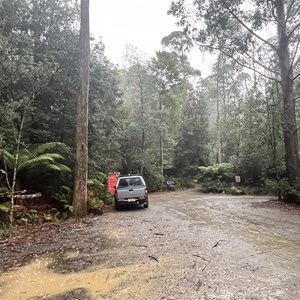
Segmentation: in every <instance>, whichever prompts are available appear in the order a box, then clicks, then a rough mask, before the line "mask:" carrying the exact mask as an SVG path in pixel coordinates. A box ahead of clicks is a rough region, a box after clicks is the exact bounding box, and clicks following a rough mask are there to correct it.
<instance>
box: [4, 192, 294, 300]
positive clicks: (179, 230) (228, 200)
mask: <svg viewBox="0 0 300 300" xmlns="http://www.w3.org/2000/svg"><path fill="white" fill-rule="evenodd" d="M43 228H44V227H43ZM43 230H44V231H43ZM43 230H37V231H34V230H33V231H32V234H31V235H28V238H27V239H20V240H14V239H10V240H2V241H1V243H0V251H1V258H0V259H1V263H0V272H2V273H3V274H4V275H5V274H7V273H9V272H17V271H18V268H20V267H21V266H23V265H26V264H29V263H30V262H31V261H32V260H34V259H36V258H38V257H40V256H43V255H45V254H48V255H50V256H51V257H52V259H51V263H49V264H48V266H47V268H48V270H49V271H50V272H52V273H56V274H61V275H67V274H79V273H80V274H85V275H86V274H87V273H91V272H97V270H108V273H107V274H108V275H107V277H106V280H104V281H103V283H102V284H103V290H101V286H100V287H99V291H96V292H94V293H92V292H90V291H89V289H87V288H84V287H82V286H81V284H80V282H78V283H77V286H74V289H72V290H68V291H64V292H63V291H62V292H61V293H58V294H55V295H45V296H43V297H44V298H41V297H42V296H40V295H36V297H35V298H32V297H31V298H30V299H48V300H50V299H53V300H54V299H55V300H56V299H122V300H123V299H125V300H126V299H149V300H156V299H170V300H171V299H176V300H177V299H178V300H184V299H186V300H192V299H249V300H250V299H253V300H254V299H259V300H261V299H277V300H281V299H282V300H290V299H291V300H296V299H300V209H299V207H297V206H292V205H287V204H281V203H279V202H277V201H274V200H273V199H271V198H270V197H252V196H228V195H207V194H200V193H199V192H198V191H197V190H196V189H189V190H183V191H177V192H167V193H154V194H151V195H150V206H149V208H148V209H143V208H135V207H130V208H126V209H123V210H121V211H114V210H109V211H108V212H106V213H105V214H104V215H102V216H98V217H94V218H87V219H85V220H82V221H81V222H80V223H76V222H70V223H66V224H64V225H59V226H56V225H49V227H48V228H46V229H43ZM70 253H71V255H70ZM114 270H118V271H116V273H114V275H113V276H110V272H111V273H113V271H114ZM49 276H50V275H49ZM109 278H112V279H111V283H112V282H113V281H115V282H117V284H115V285H114V286H112V287H111V288H109V289H106V290H104V287H105V284H108V283H109V281H110V279H109ZM5 284H6V283H5V282H1V277H0V299H7V298H5ZM99 285H100V284H99ZM2 288H3V291H4V292H3V293H2V294H1V289H2ZM22 297H23V298H22ZM22 297H19V298H15V299H29V298H26V296H22Z"/></svg>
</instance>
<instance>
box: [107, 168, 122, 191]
mask: <svg viewBox="0 0 300 300" xmlns="http://www.w3.org/2000/svg"><path fill="white" fill-rule="evenodd" d="M119 176H120V173H119V172H112V173H108V174H107V191H108V192H109V193H112V194H114V193H115V186H116V183H117V180H118V177H119Z"/></svg>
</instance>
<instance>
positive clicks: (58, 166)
mask: <svg viewBox="0 0 300 300" xmlns="http://www.w3.org/2000/svg"><path fill="white" fill-rule="evenodd" d="M47 168H48V169H49V170H52V171H57V172H62V173H70V172H72V171H71V169H70V168H69V167H67V166H65V165H63V164H59V163H55V164H49V165H47Z"/></svg>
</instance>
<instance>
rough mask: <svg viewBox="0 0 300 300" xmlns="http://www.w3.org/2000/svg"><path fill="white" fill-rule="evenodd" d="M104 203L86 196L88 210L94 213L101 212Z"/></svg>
mask: <svg viewBox="0 0 300 300" xmlns="http://www.w3.org/2000/svg"><path fill="white" fill-rule="evenodd" d="M104 206H105V203H104V202H103V201H102V200H99V199H96V198H88V211H89V212H92V213H95V214H102V213H103V209H104Z"/></svg>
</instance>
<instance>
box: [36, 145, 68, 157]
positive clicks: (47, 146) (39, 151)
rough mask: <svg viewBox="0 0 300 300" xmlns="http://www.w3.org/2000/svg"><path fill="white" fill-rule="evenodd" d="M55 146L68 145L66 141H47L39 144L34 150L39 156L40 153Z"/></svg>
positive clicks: (63, 146)
mask: <svg viewBox="0 0 300 300" xmlns="http://www.w3.org/2000/svg"><path fill="white" fill-rule="evenodd" d="M55 148H61V149H63V148H66V145H65V144H64V143H60V142H50V143H45V144H41V145H38V146H37V147H36V148H35V149H34V150H33V151H32V153H33V155H34V156H39V155H40V154H43V153H45V152H48V151H51V150H53V149H55Z"/></svg>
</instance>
